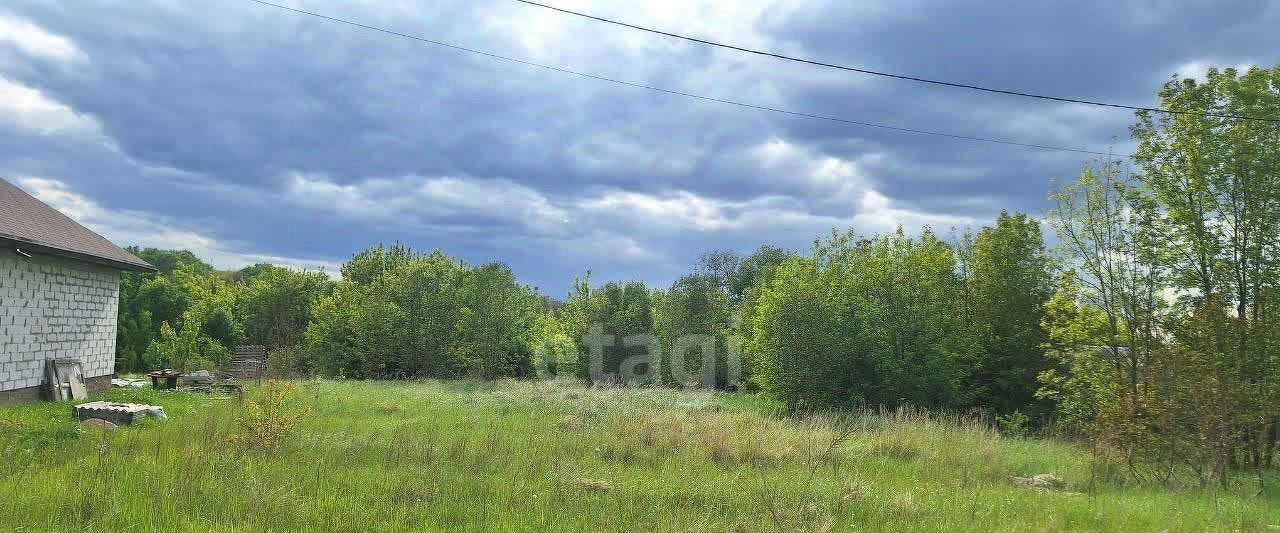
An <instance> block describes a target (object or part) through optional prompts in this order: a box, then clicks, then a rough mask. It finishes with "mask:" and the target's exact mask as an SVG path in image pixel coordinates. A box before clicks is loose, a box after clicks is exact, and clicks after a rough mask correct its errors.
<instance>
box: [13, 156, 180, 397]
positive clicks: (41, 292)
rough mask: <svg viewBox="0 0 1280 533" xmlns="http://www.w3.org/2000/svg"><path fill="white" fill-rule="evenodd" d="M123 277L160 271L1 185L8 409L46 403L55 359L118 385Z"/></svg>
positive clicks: (91, 384) (98, 386)
mask: <svg viewBox="0 0 1280 533" xmlns="http://www.w3.org/2000/svg"><path fill="white" fill-rule="evenodd" d="M122 271H135V272H154V271H155V268H153V267H152V266H151V265H149V264H147V262H146V261H143V260H141V259H139V258H137V257H136V256H134V255H133V254H130V253H129V252H126V251H124V250H123V249H121V248H120V247H118V246H116V245H114V244H112V243H111V241H108V240H107V239H106V238H105V237H103V236H101V235H98V234H97V233H94V232H92V231H90V230H89V229H88V228H85V227H84V226H81V225H80V224H79V223H77V222H76V221H74V220H72V219H71V218H70V217H68V216H66V215H64V214H62V213H59V212H58V211H57V210H56V209H54V208H52V207H49V206H48V205H46V204H45V203H44V202H41V201H40V200H37V199H35V198H34V197H32V196H31V195H29V194H27V193H26V192H24V191H23V190H22V189H19V188H18V187H17V186H15V185H13V184H11V183H9V182H7V181H5V180H3V179H0V403H4V402H15V401H24V400H34V399H38V398H41V397H43V396H44V393H43V392H42V391H43V389H44V381H45V377H44V376H45V360H47V359H53V358H69V359H79V360H80V362H81V365H82V366H83V368H84V375H85V377H86V380H85V381H86V385H87V386H88V388H89V390H90V391H97V390H102V389H105V388H107V387H110V386H111V377H112V375H114V374H115V351H116V306H117V304H118V302H119V299H120V273H121V272H122Z"/></svg>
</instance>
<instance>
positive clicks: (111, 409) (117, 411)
mask: <svg viewBox="0 0 1280 533" xmlns="http://www.w3.org/2000/svg"><path fill="white" fill-rule="evenodd" d="M71 412H72V413H74V414H75V416H76V419H78V420H82V421H83V420H89V419H91V418H96V419H98V420H104V421H107V422H111V423H112V424H115V425H117V426H122V425H125V424H132V423H133V421H134V420H137V419H139V418H143V417H148V416H154V417H156V418H159V419H161V420H163V419H165V418H167V417H166V416H165V414H164V408H163V407H160V406H158V405H145V404H140V403H117V402H89V403H82V404H80V405H77V406H75V407H72V408H71Z"/></svg>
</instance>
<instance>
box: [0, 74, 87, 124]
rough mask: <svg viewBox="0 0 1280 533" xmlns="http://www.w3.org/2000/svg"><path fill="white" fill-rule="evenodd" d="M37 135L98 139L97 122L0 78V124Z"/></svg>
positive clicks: (38, 93) (28, 88) (68, 107)
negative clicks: (89, 136)
mask: <svg viewBox="0 0 1280 533" xmlns="http://www.w3.org/2000/svg"><path fill="white" fill-rule="evenodd" d="M3 123H8V124H9V125H12V126H15V127H18V128H20V129H24V130H27V131H30V132H33V133H37V134H40V135H50V134H54V133H73V134H90V135H100V134H101V132H102V128H101V126H100V125H99V124H98V121H97V120H96V119H94V118H93V117H91V116H89V115H85V114H82V113H78V112H76V110H74V109H72V108H71V107H70V106H67V105H66V104H63V103H62V102H59V101H57V100H53V99H51V98H49V97H48V96H46V95H45V94H44V93H43V92H41V91H39V90H37V89H33V88H31V87H27V86H25V85H21V84H18V83H15V82H12V81H9V80H7V79H5V78H0V124H3Z"/></svg>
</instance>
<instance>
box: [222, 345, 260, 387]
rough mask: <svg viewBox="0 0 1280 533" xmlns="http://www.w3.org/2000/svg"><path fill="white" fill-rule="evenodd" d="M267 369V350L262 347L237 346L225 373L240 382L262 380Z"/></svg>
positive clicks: (224, 369) (225, 368)
mask: <svg viewBox="0 0 1280 533" xmlns="http://www.w3.org/2000/svg"><path fill="white" fill-rule="evenodd" d="M266 369H267V349H266V347H263V346H260V345H244V346H237V347H236V353H235V354H234V355H232V356H231V361H230V362H228V363H227V366H226V367H224V368H223V372H224V373H225V374H226V375H228V376H231V377H233V378H236V379H239V380H249V379H262V374H263V373H265V372H266Z"/></svg>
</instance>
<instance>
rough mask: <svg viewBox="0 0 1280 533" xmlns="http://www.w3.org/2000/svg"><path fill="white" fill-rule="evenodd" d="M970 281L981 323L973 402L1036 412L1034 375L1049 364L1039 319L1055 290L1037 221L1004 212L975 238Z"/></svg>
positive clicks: (973, 313)
mask: <svg viewBox="0 0 1280 533" xmlns="http://www.w3.org/2000/svg"><path fill="white" fill-rule="evenodd" d="M966 282H967V285H968V286H967V289H968V290H967V297H968V305H969V309H968V312H969V313H970V318H971V320H972V323H973V325H974V327H975V328H979V331H978V335H979V337H978V339H977V341H978V350H977V351H978V354H979V355H978V359H977V361H976V363H977V364H976V365H975V366H974V369H973V372H972V374H971V375H970V377H969V390H970V393H971V394H973V398H972V400H971V401H972V402H973V404H974V405H976V406H981V407H985V408H988V409H991V410H994V411H996V412H1000V413H1010V412H1013V411H1015V410H1027V409H1029V408H1030V409H1031V410H1033V411H1038V410H1039V409H1037V408H1033V406H1034V404H1035V392H1036V389H1037V388H1038V383H1037V381H1036V376H1037V375H1038V374H1039V373H1040V372H1041V371H1043V370H1045V369H1046V368H1047V365H1046V360H1045V358H1044V354H1043V352H1042V349H1041V345H1042V344H1043V343H1044V342H1045V340H1046V339H1045V335H1044V330H1043V329H1041V325H1040V322H1041V319H1042V318H1043V316H1044V302H1045V301H1046V300H1048V299H1049V295H1050V293H1051V292H1052V290H1053V288H1052V278H1051V273H1050V265H1049V260H1048V257H1047V256H1046V255H1045V250H1044V239H1043V237H1042V236H1041V233H1040V224H1039V222H1038V221H1036V220H1033V219H1030V218H1028V217H1027V216H1026V215H1024V214H1021V213H1019V214H1016V215H1010V214H1009V213H1008V212H1005V211H1001V212H1000V216H999V217H998V218H997V219H996V223H995V225H994V226H991V227H986V228H983V229H982V230H981V231H979V232H978V234H977V237H976V238H975V239H974V240H973V245H972V252H971V255H970V257H969V259H968V272H967V279H966Z"/></svg>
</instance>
